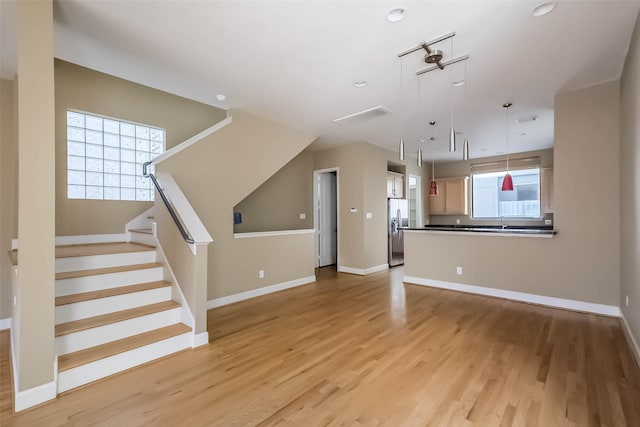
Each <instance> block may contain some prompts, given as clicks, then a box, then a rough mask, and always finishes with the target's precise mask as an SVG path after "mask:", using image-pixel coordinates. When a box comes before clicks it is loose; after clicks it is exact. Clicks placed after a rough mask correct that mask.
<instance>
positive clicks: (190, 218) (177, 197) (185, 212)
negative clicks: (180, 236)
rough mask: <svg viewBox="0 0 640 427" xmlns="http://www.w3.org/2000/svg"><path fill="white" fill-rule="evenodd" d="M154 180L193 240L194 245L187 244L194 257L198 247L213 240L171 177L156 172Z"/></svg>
mask: <svg viewBox="0 0 640 427" xmlns="http://www.w3.org/2000/svg"><path fill="white" fill-rule="evenodd" d="M156 178H157V179H158V182H159V183H160V185H161V186H162V189H163V190H164V192H165V193H166V194H167V196H169V200H171V203H172V204H173V207H174V208H175V209H176V211H177V213H178V216H180V219H182V223H183V224H184V226H185V228H186V229H187V232H188V233H189V234H190V235H191V237H192V238H193V240H194V243H193V244H189V247H190V248H191V252H193V254H194V255H195V254H196V252H197V249H196V248H197V247H198V245H202V244H207V245H208V244H209V243H211V242H213V238H212V237H211V235H210V234H209V232H208V231H207V228H206V227H205V226H204V224H203V223H202V221H201V220H200V217H199V216H198V214H197V213H196V211H195V210H194V209H193V206H191V203H189V200H187V197H186V196H185V195H184V193H183V192H182V190H181V189H180V186H179V185H178V183H177V182H176V181H175V180H174V179H173V177H172V176H171V175H170V174H168V173H162V172H158V174H157V176H156Z"/></svg>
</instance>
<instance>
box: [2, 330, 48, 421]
mask: <svg viewBox="0 0 640 427" xmlns="http://www.w3.org/2000/svg"><path fill="white" fill-rule="evenodd" d="M55 365H56V363H55V361H54V369H55V370H54V372H56V371H57V366H55ZM11 366H12V367H13V368H12V372H13V397H14V400H13V403H14V406H13V410H14V411H15V412H20V411H23V410H25V409H28V408H31V407H32V406H36V405H39V404H41V403H44V402H47V401H49V400H52V399H55V398H56V396H57V395H58V393H57V390H58V386H57V384H56V382H55V381H52V382H50V383H46V384H42V385H39V386H37V387H33V388H30V389H28V390H23V391H18V384H20V380H19V379H18V365H17V364H16V346H15V338H14V332H13V329H12V330H11Z"/></svg>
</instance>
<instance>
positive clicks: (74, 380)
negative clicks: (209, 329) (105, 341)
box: [58, 332, 191, 393]
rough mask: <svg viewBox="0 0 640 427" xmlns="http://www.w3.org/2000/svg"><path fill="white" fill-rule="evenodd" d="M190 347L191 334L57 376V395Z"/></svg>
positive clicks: (63, 372) (140, 348)
mask: <svg viewBox="0 0 640 427" xmlns="http://www.w3.org/2000/svg"><path fill="white" fill-rule="evenodd" d="M190 346H191V332H189V333H184V334H182V335H178V336H175V337H172V338H168V339H166V340H162V341H158V342H155V343H153V344H149V345H146V346H143V347H138V348H136V349H133V350H129V351H126V352H124V353H120V354H116V355H114V356H111V357H107V358H104V359H101V360H96V361H95V362H91V363H88V364H86V365H82V366H78V367H76V368H73V369H68V370H66V371H62V372H60V373H59V374H58V393H62V392H63V391H67V390H71V389H72V388H75V387H79V386H81V385H84V384H88V383H90V382H93V381H96V380H99V379H101V378H104V377H107V376H109V375H113V374H116V373H118V372H121V371H124V370H126V369H129V368H133V367H134V366H138V365H142V364H143V363H147V362H150V361H152V360H155V359H159V358H161V357H164V356H168V355H170V354H172V353H176V352H178V351H181V350H184V349H186V348H189V347H190Z"/></svg>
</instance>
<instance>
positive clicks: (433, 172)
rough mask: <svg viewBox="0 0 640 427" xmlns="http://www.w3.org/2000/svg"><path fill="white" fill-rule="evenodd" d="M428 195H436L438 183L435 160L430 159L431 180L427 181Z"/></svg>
mask: <svg viewBox="0 0 640 427" xmlns="http://www.w3.org/2000/svg"><path fill="white" fill-rule="evenodd" d="M429 195H430V196H437V195H438V183H437V182H436V161H435V160H431V182H430V183H429Z"/></svg>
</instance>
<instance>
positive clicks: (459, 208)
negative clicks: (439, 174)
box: [427, 176, 469, 215]
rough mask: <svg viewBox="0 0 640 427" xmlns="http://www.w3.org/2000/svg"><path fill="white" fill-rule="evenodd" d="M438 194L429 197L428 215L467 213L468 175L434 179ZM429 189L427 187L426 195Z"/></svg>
mask: <svg viewBox="0 0 640 427" xmlns="http://www.w3.org/2000/svg"><path fill="white" fill-rule="evenodd" d="M436 183H437V184H438V194H437V195H436V196H427V197H429V214H430V215H468V214H469V177H468V176H462V177H456V178H441V179H436ZM428 194H429V189H428V188H427V195H428Z"/></svg>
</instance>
